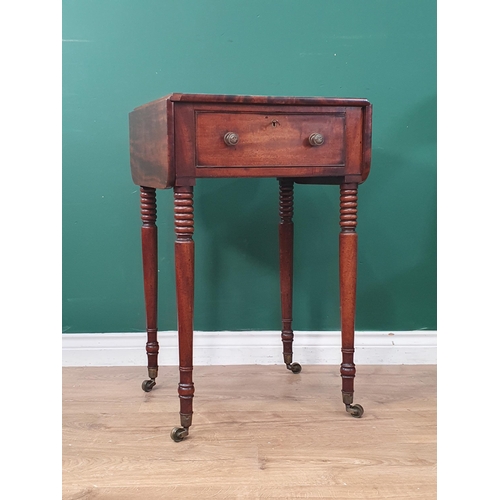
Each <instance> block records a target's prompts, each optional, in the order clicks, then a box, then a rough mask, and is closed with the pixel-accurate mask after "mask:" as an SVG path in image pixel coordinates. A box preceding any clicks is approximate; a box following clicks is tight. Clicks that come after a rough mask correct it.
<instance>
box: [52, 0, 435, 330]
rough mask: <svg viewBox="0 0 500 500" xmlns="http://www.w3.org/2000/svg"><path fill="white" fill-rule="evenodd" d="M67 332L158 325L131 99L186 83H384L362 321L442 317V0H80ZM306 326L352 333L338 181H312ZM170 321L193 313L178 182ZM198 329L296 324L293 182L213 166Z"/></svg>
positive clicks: (201, 231) (72, 72)
mask: <svg viewBox="0 0 500 500" xmlns="http://www.w3.org/2000/svg"><path fill="white" fill-rule="evenodd" d="M62 5H63V33H62V35H63V36H62V37H63V44H62V50H63V96H62V97H63V117H62V118H63V200H62V203H63V332H67V333H76V332H133V331H143V330H144V327H145V324H144V323H145V320H144V312H143V292H142V282H141V272H142V271H141V257H140V226H141V223H140V213H139V193H138V188H137V186H135V185H134V184H133V183H132V180H131V177H130V171H129V157H128V113H129V112H130V111H131V110H132V109H133V108H134V107H136V106H139V105H141V104H144V103H146V102H148V101H151V100H153V99H156V98H159V97H161V96H163V95H166V94H168V93H170V92H187V93H221V94H257V95H259V94H261V95H292V96H293V95H296V96H338V97H366V98H368V99H369V100H370V101H371V102H372V103H373V106H374V118H373V159H372V170H371V174H370V177H369V178H368V181H367V182H366V183H365V184H363V185H362V186H361V187H360V191H359V223H358V233H359V280H358V314H357V322H356V326H357V328H358V329H359V330H416V329H431V330H435V329H436V3H435V0H418V1H417V0H415V1H411V0H406V1H402V0H358V1H356V0H354V1H353V0H350V1H348V2H347V1H339V0H316V1H314V2H310V1H306V0H296V1H294V0H288V1H285V0H274V1H270V0H269V1H264V0H252V1H243V0H231V1H228V0H196V1H195V0H189V1H181V0H179V1H173V0H161V1H160V0H144V1H139V0H63V3H62ZM295 193H296V196H295V199H296V202H295V234H296V245H295V295H294V327H295V329H296V330H339V329H340V323H339V308H338V271H337V259H338V250H337V241H338V236H337V235H338V231H339V226H338V204H339V202H338V199H339V195H338V187H336V186H333V187H326V186H297V187H296V191H295ZM158 195H159V196H158V226H159V239H160V243H159V246H160V259H159V276H160V290H159V298H160V315H159V328H160V329H161V330H173V329H175V328H176V313H175V289H174V268H173V213H172V204H173V202H172V191H171V190H167V191H159V192H158ZM195 220H196V226H195V241H196V292H195V328H196V329H198V330H245V329H246V330H248V329H256V330H278V329H279V328H280V309H279V308H280V305H279V279H278V238H277V224H278V189H277V181H276V180H275V179H252V180H229V179H222V180H213V179H206V180H203V179H202V180H199V181H198V183H197V185H196V188H195Z"/></svg>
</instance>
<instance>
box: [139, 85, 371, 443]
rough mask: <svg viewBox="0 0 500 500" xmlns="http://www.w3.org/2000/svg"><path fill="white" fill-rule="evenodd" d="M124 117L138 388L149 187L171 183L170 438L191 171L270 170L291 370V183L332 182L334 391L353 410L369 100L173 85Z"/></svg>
mask: <svg viewBox="0 0 500 500" xmlns="http://www.w3.org/2000/svg"><path fill="white" fill-rule="evenodd" d="M129 126H130V165H131V171H132V179H133V182H134V183H135V184H137V185H138V186H140V193H141V195H140V196H141V218H142V228H141V236H142V254H143V272H144V291H145V304H146V329H147V342H146V353H147V360H148V375H149V379H148V380H145V381H144V382H143V384H142V389H143V390H144V391H146V392H149V391H151V389H152V388H153V386H154V385H155V380H156V378H157V375H158V352H159V344H158V338H157V332H158V326H157V310H158V304H157V301H158V300H157V291H158V250H157V226H156V190H157V189H167V188H173V191H174V223H175V236H176V239H175V273H176V296H177V321H178V336H179V371H180V375H179V379H180V380H179V385H178V394H179V398H180V427H174V429H173V430H172V432H171V437H172V439H173V440H174V441H182V440H183V439H184V438H186V437H187V436H188V433H189V428H190V426H191V423H192V414H193V395H194V384H193V376H192V375H193V306H194V241H193V233H194V212H193V188H194V186H195V184H196V180H197V179H199V178H233V177H238V178H239V177H244V178H246V177H254V178H255V177H276V178H277V179H278V185H279V218H280V222H279V268H280V289H281V313H282V314H281V316H282V318H281V320H282V330H281V340H282V342H283V358H284V363H285V364H286V367H287V368H288V369H289V370H290V371H291V372H293V373H298V372H300V371H301V366H300V364H298V363H296V362H293V360H292V342H293V335H294V334H293V329H292V288H293V279H292V276H293V220H292V218H293V190H294V184H295V183H299V184H300V183H303V184H331V185H339V186H340V234H339V277H340V319H341V334H342V347H341V351H342V362H341V366H340V374H341V377H342V398H343V403H344V404H345V407H346V410H347V412H348V413H350V414H351V415H352V416H354V417H361V415H362V414H363V408H362V406H361V405H359V404H353V393H354V376H355V373H356V368H355V365H354V318H355V310H356V279H357V233H356V225H357V199H358V185H359V184H361V183H362V182H364V181H365V180H366V178H367V177H368V173H369V170H370V160H371V128H372V106H371V104H370V103H369V102H368V101H367V100H366V99H351V98H331V97H266V96H234V95H208V94H179V93H174V94H169V95H167V96H165V97H162V98H161V99H157V100H155V101H153V102H150V103H147V104H144V105H143V106H140V107H138V108H136V109H134V110H133V111H132V112H131V113H130V115H129Z"/></svg>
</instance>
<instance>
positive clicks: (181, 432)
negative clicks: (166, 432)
mask: <svg viewBox="0 0 500 500" xmlns="http://www.w3.org/2000/svg"><path fill="white" fill-rule="evenodd" d="M187 435H188V430H187V429H186V428H184V427H174V428H173V429H172V431H171V432H170V437H171V438H172V440H173V441H175V442H176V443H179V442H181V441H182V440H183V439H184V438H185V437H187Z"/></svg>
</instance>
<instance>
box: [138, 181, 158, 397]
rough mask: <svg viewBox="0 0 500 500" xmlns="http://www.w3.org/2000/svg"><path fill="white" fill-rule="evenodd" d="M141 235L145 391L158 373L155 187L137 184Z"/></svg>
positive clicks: (149, 388)
mask: <svg viewBox="0 0 500 500" xmlns="http://www.w3.org/2000/svg"><path fill="white" fill-rule="evenodd" d="M141 220H142V228H141V239H142V265H143V275H144V298H145V303H146V330H147V342H146V353H147V356H148V375H149V380H144V382H143V383H142V389H143V390H144V391H146V392H149V391H151V389H152V388H153V387H154V386H155V385H156V377H157V376H158V351H159V344H158V326H157V320H158V231H157V227H156V189H154V188H149V187H143V186H141Z"/></svg>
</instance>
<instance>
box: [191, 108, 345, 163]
mask: <svg viewBox="0 0 500 500" xmlns="http://www.w3.org/2000/svg"><path fill="white" fill-rule="evenodd" d="M345 115H346V114H345V112H343V111H339V110H338V108H337V111H334V110H333V109H332V111H331V112H321V113H313V112H283V113H280V112H273V113H269V112H268V113H265V112H258V111H249V112H231V111H227V112H226V111H223V112H218V111H201V110H196V111H195V136H196V142H195V143H196V146H195V164H196V166H197V167H201V168H203V167H270V166H273V167H280V166H283V167H294V166H296V167H299V166H303V167H320V166H321V167H343V166H345V163H346V144H345V142H346V140H345V137H346V132H345V122H346V119H345ZM227 134H233V135H231V136H230V137H228V136H227ZM312 134H319V139H318V135H316V136H313V138H312V139H311V141H312V144H311V141H310V137H311V135H312ZM225 137H226V141H227V142H225ZM315 138H316V144H315V141H314V139H315Z"/></svg>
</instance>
